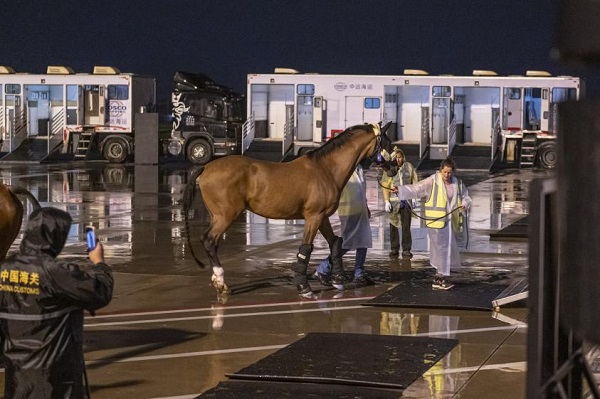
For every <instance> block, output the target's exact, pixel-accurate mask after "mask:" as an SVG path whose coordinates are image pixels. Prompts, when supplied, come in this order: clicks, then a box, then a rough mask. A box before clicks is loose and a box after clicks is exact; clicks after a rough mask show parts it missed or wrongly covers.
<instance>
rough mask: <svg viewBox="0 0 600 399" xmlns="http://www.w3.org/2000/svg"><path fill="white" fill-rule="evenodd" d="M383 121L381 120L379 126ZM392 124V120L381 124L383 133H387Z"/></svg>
mask: <svg viewBox="0 0 600 399" xmlns="http://www.w3.org/2000/svg"><path fill="white" fill-rule="evenodd" d="M382 123H383V121H381V122H379V126H381V124H382ZM390 126H392V121H389V122H387V123H386V124H385V125H383V126H381V134H385V133H386V132H387V130H388V129H389V128H390Z"/></svg>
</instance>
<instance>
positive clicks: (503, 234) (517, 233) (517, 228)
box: [490, 216, 529, 240]
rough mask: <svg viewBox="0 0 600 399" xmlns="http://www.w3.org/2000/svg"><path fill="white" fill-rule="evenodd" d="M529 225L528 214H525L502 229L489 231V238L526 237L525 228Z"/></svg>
mask: <svg viewBox="0 0 600 399" xmlns="http://www.w3.org/2000/svg"><path fill="white" fill-rule="evenodd" d="M528 227H529V216H525V217H524V218H521V219H519V220H517V221H516V222H514V223H513V224H511V225H509V226H506V227H505V228H503V229H502V230H498V231H497V232H495V233H490V238H491V239H496V240H499V239H519V238H527V229H528Z"/></svg>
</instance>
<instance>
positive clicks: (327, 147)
mask: <svg viewBox="0 0 600 399" xmlns="http://www.w3.org/2000/svg"><path fill="white" fill-rule="evenodd" d="M360 131H368V132H370V133H373V127H372V126H371V125H369V124H367V123H366V124H364V125H356V126H352V127H349V128H347V129H346V130H344V131H343V132H342V133H340V134H338V135H337V136H335V137H334V138H332V139H331V140H329V141H327V142H326V143H325V144H323V145H322V146H321V147H319V148H317V149H315V150H312V151H309V152H307V153H306V156H307V157H308V158H311V159H314V160H318V159H320V158H323V157H324V156H326V155H327V154H329V153H330V152H332V151H335V150H336V149H337V148H339V147H341V146H343V145H344V144H345V143H347V142H348V141H350V140H352V137H354V135H355V134H357V133H359V132H360Z"/></svg>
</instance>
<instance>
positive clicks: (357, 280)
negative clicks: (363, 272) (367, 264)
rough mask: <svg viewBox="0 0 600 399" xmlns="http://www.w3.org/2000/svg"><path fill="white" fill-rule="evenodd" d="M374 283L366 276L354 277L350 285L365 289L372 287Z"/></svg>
mask: <svg viewBox="0 0 600 399" xmlns="http://www.w3.org/2000/svg"><path fill="white" fill-rule="evenodd" d="M373 284H375V282H374V281H373V280H371V279H370V278H368V277H367V276H360V277H354V280H352V285H353V286H354V287H356V288H361V287H366V286H367V285H373Z"/></svg>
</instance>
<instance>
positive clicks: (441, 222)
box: [425, 172, 464, 233]
mask: <svg viewBox="0 0 600 399" xmlns="http://www.w3.org/2000/svg"><path fill="white" fill-rule="evenodd" d="M452 179H453V180H454V182H455V183H456V187H457V192H456V193H455V195H456V196H457V197H456V207H457V208H459V207H461V206H462V197H463V191H464V186H463V183H462V181H461V180H459V179H457V178H456V177H454V176H453V177H452ZM449 211H452V209H450V210H448V194H447V193H446V185H445V184H444V182H443V180H442V174H441V173H440V172H436V173H435V177H434V179H433V185H432V187H431V194H430V195H429V198H428V199H427V202H425V219H426V222H425V224H426V226H427V227H431V228H432V229H442V228H444V227H445V226H446V223H447V222H448V218H447V216H448V212H449ZM463 225H464V223H463V213H462V210H456V211H454V212H452V227H453V228H454V231H456V232H459V233H460V232H462V231H463Z"/></svg>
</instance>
